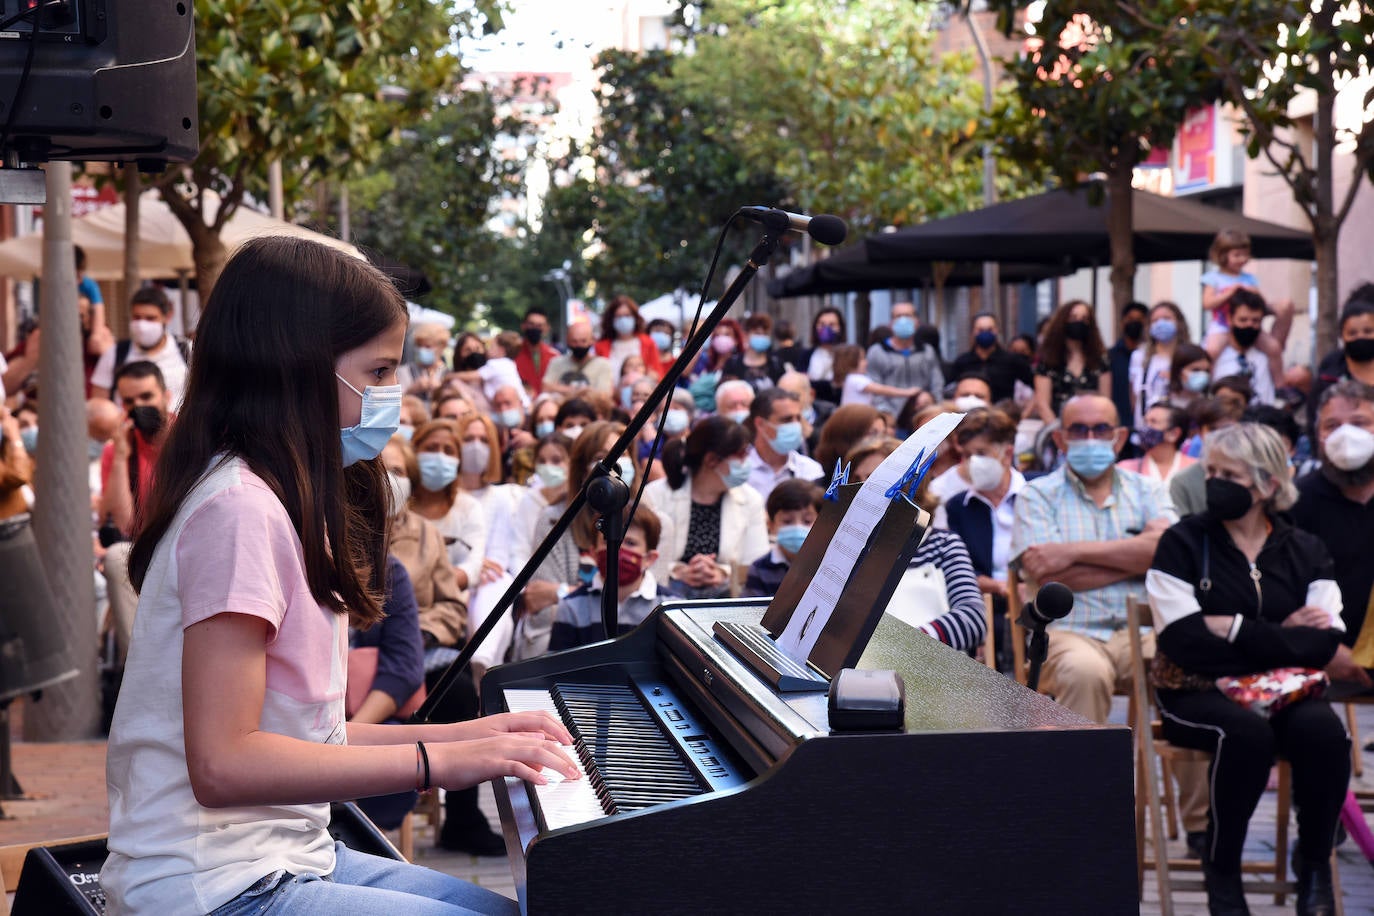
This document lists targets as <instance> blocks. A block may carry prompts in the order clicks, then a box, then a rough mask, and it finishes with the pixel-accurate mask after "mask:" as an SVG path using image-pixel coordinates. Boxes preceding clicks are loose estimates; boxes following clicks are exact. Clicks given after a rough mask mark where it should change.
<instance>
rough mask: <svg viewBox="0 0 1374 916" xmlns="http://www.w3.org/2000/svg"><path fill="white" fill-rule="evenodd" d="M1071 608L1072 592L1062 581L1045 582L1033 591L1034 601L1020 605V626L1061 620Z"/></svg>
mask: <svg viewBox="0 0 1374 916" xmlns="http://www.w3.org/2000/svg"><path fill="white" fill-rule="evenodd" d="M1072 610H1073V592H1071V591H1069V587H1068V586H1067V585H1064V584H1063V583H1062V582H1046V583H1045V584H1044V585H1042V586H1040V591H1038V592H1036V593H1035V600H1034V601H1027V602H1026V603H1025V604H1024V605H1022V606H1021V621H1020V623H1021V626H1023V627H1043V626H1045V625H1047V624H1049V623H1050V622H1052V621H1055V620H1063V619H1064V618H1065V617H1067V616H1069V612H1070V611H1072Z"/></svg>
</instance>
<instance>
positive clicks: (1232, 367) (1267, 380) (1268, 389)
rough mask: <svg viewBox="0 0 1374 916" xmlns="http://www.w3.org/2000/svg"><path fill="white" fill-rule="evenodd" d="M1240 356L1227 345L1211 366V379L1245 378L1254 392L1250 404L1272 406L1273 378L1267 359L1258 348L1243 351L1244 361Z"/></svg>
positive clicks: (1231, 345)
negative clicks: (1248, 380)
mask: <svg viewBox="0 0 1374 916" xmlns="http://www.w3.org/2000/svg"><path fill="white" fill-rule="evenodd" d="M1241 355H1242V354H1241V352H1240V351H1239V350H1237V349H1236V347H1235V344H1232V343H1228V344H1227V345H1226V348H1225V349H1223V350H1222V351H1221V353H1220V355H1218V356H1217V361H1216V362H1215V363H1214V364H1213V365H1212V378H1213V379H1219V378H1226V377H1227V376H1228V375H1241V376H1247V377H1248V378H1249V379H1250V387H1251V389H1253V390H1254V392H1255V397H1254V400H1253V401H1252V402H1251V403H1254V404H1269V405H1271V406H1272V405H1273V403H1274V377H1273V376H1272V375H1271V374H1270V373H1269V357H1268V356H1265V355H1264V353H1262V352H1261V351H1260V349H1259V348H1258V347H1251V348H1250V349H1249V350H1247V351H1245V354H1244V357H1245V358H1244V360H1242V359H1241Z"/></svg>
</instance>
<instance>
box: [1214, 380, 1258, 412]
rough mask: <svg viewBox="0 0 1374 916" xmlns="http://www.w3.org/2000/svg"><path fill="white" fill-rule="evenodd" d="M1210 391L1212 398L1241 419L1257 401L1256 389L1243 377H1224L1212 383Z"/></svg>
mask: <svg viewBox="0 0 1374 916" xmlns="http://www.w3.org/2000/svg"><path fill="white" fill-rule="evenodd" d="M1209 390H1210V391H1211V393H1212V397H1214V398H1216V399H1217V400H1218V401H1220V402H1221V403H1222V404H1224V405H1226V408H1227V409H1228V410H1229V411H1230V412H1231V416H1233V417H1239V416H1240V415H1241V414H1242V413H1244V412H1245V408H1247V407H1249V406H1250V405H1251V404H1252V403H1254V400H1255V389H1254V388H1253V387H1251V385H1250V380H1249V379H1248V378H1246V377H1245V376H1242V375H1223V376H1221V377H1220V378H1218V379H1217V380H1216V381H1214V382H1212V387H1211V388H1210V389H1209Z"/></svg>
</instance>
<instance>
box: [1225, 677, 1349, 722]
mask: <svg viewBox="0 0 1374 916" xmlns="http://www.w3.org/2000/svg"><path fill="white" fill-rule="evenodd" d="M1329 683H1330V681H1329V680H1328V678H1327V676H1326V672H1325V671H1322V670H1321V669H1320V668H1274V669H1272V670H1269V671H1260V672H1257V673H1255V674H1240V675H1236V676H1234V677H1219V678H1217V689H1218V690H1220V691H1221V692H1222V693H1223V694H1225V695H1226V697H1227V699H1229V700H1233V701H1234V702H1236V703H1239V704H1240V705H1242V706H1244V707H1245V708H1247V709H1250V710H1253V711H1254V712H1257V713H1259V714H1260V715H1262V716H1266V717H1270V718H1272V717H1273V715H1274V714H1275V713H1277V712H1278V711H1279V710H1282V709H1287V708H1288V707H1289V706H1292V705H1293V704H1294V703H1297V702H1300V701H1302V700H1306V699H1315V698H1317V697H1320V696H1321V695H1322V694H1324V693H1326V688H1327V685H1328V684H1329Z"/></svg>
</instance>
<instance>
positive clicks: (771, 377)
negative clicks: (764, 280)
mask: <svg viewBox="0 0 1374 916" xmlns="http://www.w3.org/2000/svg"><path fill="white" fill-rule="evenodd" d="M744 340H745V344H746V346H745V348H744V350H743V351H742V352H739V353H736V354H734V355H733V356H731V357H730V358H729V359H728V360H726V361H725V365H724V366H722V367H721V378H722V379H727V380H728V379H740V380H742V381H745V382H748V383H749V385H750V386H751V387H752V388H753V389H754V390H755V391H760V392H761V391H766V390H767V389H769V388H772V387H773V386H774V385H776V384H777V382H778V379H780V378H782V373H783V364H782V361H781V360H780V359H778V357H777V354H775V353H774V352H773V319H772V318H771V317H769V316H768V314H767V313H766V312H756V313H755V314H753V315H750V316H749V317H748V318H746V319H745V320H744Z"/></svg>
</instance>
